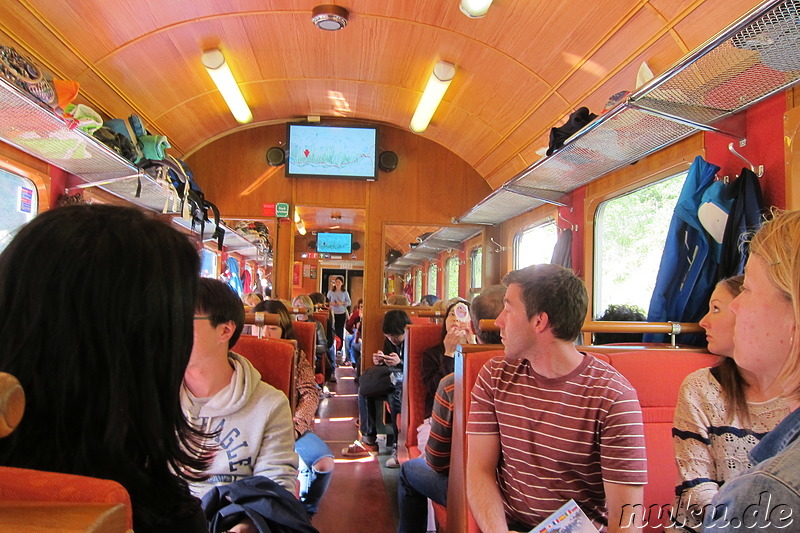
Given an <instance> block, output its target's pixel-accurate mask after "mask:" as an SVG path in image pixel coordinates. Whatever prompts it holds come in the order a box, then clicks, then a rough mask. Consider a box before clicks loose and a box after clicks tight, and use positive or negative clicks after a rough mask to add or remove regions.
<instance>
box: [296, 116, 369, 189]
mask: <svg viewBox="0 0 800 533" xmlns="http://www.w3.org/2000/svg"><path fill="white" fill-rule="evenodd" d="M286 144H287V145H288V147H289V149H288V156H287V160H286V177H287V178H293V177H314V178H350V179H363V180H375V179H376V178H377V177H378V129H377V127H375V126H358V127H356V126H322V125H319V124H288V125H287V130H286Z"/></svg>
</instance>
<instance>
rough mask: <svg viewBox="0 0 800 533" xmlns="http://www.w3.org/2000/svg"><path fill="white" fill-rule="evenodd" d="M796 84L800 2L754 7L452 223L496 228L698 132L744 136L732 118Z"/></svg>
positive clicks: (799, 75) (789, 0)
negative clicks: (493, 225)
mask: <svg viewBox="0 0 800 533" xmlns="http://www.w3.org/2000/svg"><path fill="white" fill-rule="evenodd" d="M798 80H800V0H783V1H777V0H770V1H767V2H764V3H763V4H762V5H760V6H758V7H756V8H755V9H753V10H752V11H751V12H750V13H748V14H746V15H745V16H743V17H742V18H740V19H739V20H738V21H737V22H735V23H734V24H732V25H731V26H729V27H728V28H727V29H725V30H723V31H722V32H720V33H719V34H717V35H716V36H715V37H713V38H712V39H710V40H709V41H707V42H706V43H705V44H703V45H702V46H700V47H699V48H697V49H696V50H695V51H694V52H692V53H690V54H689V55H688V56H686V57H685V58H683V59H682V60H681V61H679V62H678V63H676V64H675V65H674V66H672V67H671V68H670V69H668V70H667V71H666V72H664V73H663V74H661V75H660V76H658V77H656V78H654V79H653V80H652V81H650V83H648V84H647V85H645V86H644V87H642V88H641V89H639V90H638V91H636V92H635V93H633V94H631V95H630V96H629V97H628V98H627V99H626V100H625V101H624V102H622V103H620V104H619V105H618V106H616V107H615V108H614V109H612V110H611V111H609V112H608V113H606V114H604V115H601V116H600V117H598V118H597V119H595V121H594V122H592V123H591V124H589V125H588V126H586V127H585V128H583V129H582V130H581V131H579V132H578V133H576V134H575V135H573V136H572V137H571V138H570V139H568V140H567V142H566V143H565V144H564V146H563V147H562V148H561V149H559V150H558V151H556V152H555V153H553V155H551V156H549V157H545V158H542V159H540V160H538V161H536V162H535V163H533V164H532V165H531V166H529V167H528V168H526V169H525V170H523V171H522V172H520V173H519V174H517V175H516V176H514V177H513V178H511V179H510V180H509V181H507V182H506V183H505V184H503V185H502V186H501V187H500V188H499V189H497V190H496V191H494V192H493V193H491V194H490V195H489V196H487V197H486V198H485V199H484V200H483V201H481V202H480V203H478V204H477V205H476V206H475V207H473V208H472V209H471V210H469V211H468V212H467V213H465V214H464V215H462V216H460V217H457V218H455V219H454V222H459V223H471V224H489V225H492V224H498V223H501V222H504V221H506V220H508V219H510V218H513V217H515V216H518V215H521V214H523V213H525V212H527V211H530V210H532V209H534V208H536V207H539V206H540V205H542V204H543V203H552V204H556V205H563V204H562V203H561V202H560V201H559V198H560V197H561V196H563V195H564V194H566V193H569V192H571V191H573V190H575V189H577V188H579V187H581V186H583V185H586V184H587V183H589V182H591V181H593V180H595V179H597V178H599V177H601V176H604V175H606V174H608V173H609V172H612V171H614V170H616V169H618V168H620V167H623V166H625V165H627V164H630V163H633V162H635V161H638V160H639V159H641V158H642V157H645V156H646V155H648V154H651V153H653V152H655V151H658V150H660V149H662V148H665V147H667V146H669V145H671V144H673V143H675V142H678V141H679V140H681V139H684V138H686V137H688V136H689V135H691V134H693V133H695V132H697V131H716V132H719V133H723V134H726V135H730V136H732V137H737V138H743V137H744V134H743V130H742V129H741V127H740V125H739V124H737V121H736V120H735V118H736V117H733V115H735V114H736V113H739V112H740V111H743V110H745V109H747V108H748V107H750V106H752V105H753V104H755V103H757V102H759V101H761V100H763V99H765V98H767V97H769V96H771V95H773V94H775V93H778V92H780V91H783V90H786V89H787V88H789V87H791V86H792V85H795V84H796V83H797V82H798Z"/></svg>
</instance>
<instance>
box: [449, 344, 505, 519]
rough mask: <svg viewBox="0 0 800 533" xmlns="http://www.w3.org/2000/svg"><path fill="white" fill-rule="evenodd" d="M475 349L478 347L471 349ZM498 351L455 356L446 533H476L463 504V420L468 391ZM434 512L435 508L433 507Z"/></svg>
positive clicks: (502, 353) (468, 401) (465, 487)
mask: <svg viewBox="0 0 800 533" xmlns="http://www.w3.org/2000/svg"><path fill="white" fill-rule="evenodd" d="M470 348H471V349H479V348H480V345H477V346H471V347H470ZM504 355H505V352H504V351H502V350H489V351H469V352H464V351H463V350H459V352H458V353H457V354H456V361H455V370H456V380H455V385H456V386H455V390H454V391H453V440H452V448H451V451H450V480H449V485H448V487H447V523H446V528H447V531H453V532H456V531H458V532H467V533H479V532H480V528H479V527H478V524H477V523H475V519H474V518H473V517H472V513H471V512H470V510H469V505H468V503H467V485H466V473H467V453H468V450H467V438H466V437H467V435H466V430H467V418H468V416H469V406H470V405H469V404H470V397H471V394H472V388H473V387H474V385H475V381H476V380H477V379H478V373H479V372H480V370H481V368H483V365H484V364H486V362H487V361H489V360H490V359H492V358H494V357H504ZM434 509H435V506H434Z"/></svg>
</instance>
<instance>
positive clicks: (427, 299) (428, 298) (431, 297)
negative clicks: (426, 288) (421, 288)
mask: <svg viewBox="0 0 800 533" xmlns="http://www.w3.org/2000/svg"><path fill="white" fill-rule="evenodd" d="M438 301H439V297H438V296H436V295H435V294H426V295H425V296H423V297H422V298H420V299H419V305H425V306H428V307H430V306H432V305H433V304H435V303H436V302H438Z"/></svg>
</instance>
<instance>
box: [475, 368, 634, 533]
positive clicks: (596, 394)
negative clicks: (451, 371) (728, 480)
mask: <svg viewBox="0 0 800 533" xmlns="http://www.w3.org/2000/svg"><path fill="white" fill-rule="evenodd" d="M467 433H468V434H472V435H497V434H499V435H500V445H501V458H500V463H499V465H498V476H497V477H498V484H499V487H500V492H501V493H502V495H503V500H504V504H505V511H506V516H507V518H508V519H509V522H517V523H522V524H529V525H531V526H535V525H537V524H538V523H539V522H541V521H542V520H544V519H545V518H547V516H548V515H550V514H551V513H552V512H554V511H555V510H556V509H558V508H559V507H560V506H562V505H563V504H564V503H566V502H567V501H568V500H570V499H574V500H575V501H576V502H577V503H578V504H579V505H580V507H581V509H583V511H584V512H585V513H586V514H587V515H588V516H589V518H591V519H592V521H593V522H594V523H595V525H596V526H598V528H599V529H601V530H603V529H604V528H605V526H606V525H607V522H608V519H607V512H606V506H605V492H604V490H603V482H610V483H623V484H642V485H643V484H645V483H646V482H647V462H646V459H645V445H644V435H643V429H642V413H641V408H640V407H639V400H638V399H637V397H636V391H635V390H634V389H633V387H632V386H631V385H630V383H628V381H627V380H626V379H625V378H624V377H622V376H621V375H620V374H619V373H618V372H617V371H616V370H614V369H613V368H612V367H611V366H609V365H608V364H606V363H604V362H602V361H599V360H598V359H596V358H595V357H593V356H591V355H589V354H587V355H584V358H583V361H582V362H581V364H580V365H578V367H577V368H576V369H575V370H574V371H572V372H570V373H569V374H568V375H566V376H562V377H560V378H554V379H549V378H545V377H543V376H541V375H539V374H537V373H536V372H535V371H534V370H533V368H532V367H531V365H530V363H529V362H528V360H527V359H521V360H516V361H506V360H504V359H500V358H497V359H492V360H491V361H489V362H487V363H486V365H485V366H484V367H483V368H482V369H481V371H480V373H479V374H478V378H477V381H476V382H475V388H474V389H473V390H472V403H471V406H470V413H469V422H468V424H467Z"/></svg>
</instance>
